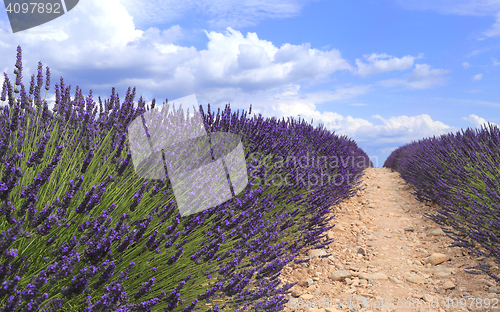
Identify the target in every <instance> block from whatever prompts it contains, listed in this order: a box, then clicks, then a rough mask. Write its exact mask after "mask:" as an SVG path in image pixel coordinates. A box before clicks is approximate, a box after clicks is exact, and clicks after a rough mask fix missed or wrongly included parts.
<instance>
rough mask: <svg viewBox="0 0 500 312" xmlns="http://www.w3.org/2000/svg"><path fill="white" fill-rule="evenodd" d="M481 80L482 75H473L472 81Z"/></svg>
mask: <svg viewBox="0 0 500 312" xmlns="http://www.w3.org/2000/svg"><path fill="white" fill-rule="evenodd" d="M481 79H483V74H477V75H474V77H472V80H474V81H478V80H481Z"/></svg>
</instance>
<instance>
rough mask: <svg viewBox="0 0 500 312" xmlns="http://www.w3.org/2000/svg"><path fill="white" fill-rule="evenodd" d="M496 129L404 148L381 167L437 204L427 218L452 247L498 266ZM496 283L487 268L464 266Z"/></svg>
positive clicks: (499, 140)
mask: <svg viewBox="0 0 500 312" xmlns="http://www.w3.org/2000/svg"><path fill="white" fill-rule="evenodd" d="M499 159H500V131H499V128H498V127H497V126H494V125H492V124H489V125H488V127H486V126H484V127H482V128H481V130H476V131H474V130H472V129H466V130H465V131H464V130H462V133H460V132H458V133H456V134H448V135H442V136H441V137H439V138H429V139H425V140H421V141H418V142H413V143H411V144H408V145H405V146H402V147H400V148H398V149H396V150H395V151H394V152H393V153H392V154H391V155H390V156H389V157H388V158H387V160H386V162H385V163H384V166H385V167H389V168H392V169H393V170H397V171H398V172H400V174H401V176H402V177H403V178H404V179H405V180H406V181H407V182H409V183H411V184H412V185H413V186H414V188H415V193H414V194H415V195H416V196H417V199H418V200H420V201H433V202H436V203H438V204H439V205H440V208H441V209H440V210H439V211H438V214H427V215H426V216H427V217H428V218H430V219H432V220H434V221H436V222H437V223H438V224H440V225H442V226H443V227H445V228H443V230H444V231H445V232H446V233H447V234H448V236H450V237H451V238H453V239H454V243H453V245H452V246H461V247H465V248H468V249H469V250H470V251H471V252H473V253H475V254H478V255H481V256H485V257H491V258H492V259H494V261H495V262H496V263H497V264H500V251H499V248H498V246H499V245H498V244H499V242H500V227H499V224H500V223H499V222H500V207H499V205H498V203H499V202H500V170H499V169H498V168H500V163H499ZM467 270H469V272H470V273H477V274H479V273H481V272H483V273H487V274H488V275H490V276H491V277H493V278H495V279H496V280H497V281H500V277H499V276H498V275H496V274H495V268H492V266H491V265H481V266H478V267H469V268H467Z"/></svg>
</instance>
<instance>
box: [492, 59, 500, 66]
mask: <svg viewBox="0 0 500 312" xmlns="http://www.w3.org/2000/svg"><path fill="white" fill-rule="evenodd" d="M491 60H492V61H493V66H497V65H500V62H498V61H497V60H496V59H495V58H494V57H492V58H491Z"/></svg>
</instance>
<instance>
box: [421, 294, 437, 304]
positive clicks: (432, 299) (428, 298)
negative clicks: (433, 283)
mask: <svg viewBox="0 0 500 312" xmlns="http://www.w3.org/2000/svg"><path fill="white" fill-rule="evenodd" d="M422 299H424V301H426V302H433V301H436V297H433V296H431V295H429V294H425V295H423V296H422Z"/></svg>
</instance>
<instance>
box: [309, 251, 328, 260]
mask: <svg viewBox="0 0 500 312" xmlns="http://www.w3.org/2000/svg"><path fill="white" fill-rule="evenodd" d="M307 255H308V256H309V257H313V258H314V257H319V256H324V255H326V251H325V250H324V249H311V250H309V251H308V252H307Z"/></svg>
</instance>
